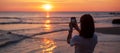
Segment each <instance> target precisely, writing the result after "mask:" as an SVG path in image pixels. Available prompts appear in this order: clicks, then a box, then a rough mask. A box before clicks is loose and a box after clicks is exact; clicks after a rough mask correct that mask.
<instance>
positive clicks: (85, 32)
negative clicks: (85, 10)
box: [67, 14, 97, 53]
mask: <svg viewBox="0 0 120 53" xmlns="http://www.w3.org/2000/svg"><path fill="white" fill-rule="evenodd" d="M80 26H81V27H80V29H79V27H78V25H77V22H75V23H72V22H70V23H69V27H70V30H69V33H68V37H67V43H68V44H70V45H71V46H75V53H93V51H94V48H95V46H96V44H97V36H96V34H94V32H95V26H94V20H93V17H92V16H91V15H90V14H85V15H83V16H82V17H81V19H80ZM73 28H75V29H76V30H77V31H78V32H79V35H75V36H74V37H72V32H73Z"/></svg>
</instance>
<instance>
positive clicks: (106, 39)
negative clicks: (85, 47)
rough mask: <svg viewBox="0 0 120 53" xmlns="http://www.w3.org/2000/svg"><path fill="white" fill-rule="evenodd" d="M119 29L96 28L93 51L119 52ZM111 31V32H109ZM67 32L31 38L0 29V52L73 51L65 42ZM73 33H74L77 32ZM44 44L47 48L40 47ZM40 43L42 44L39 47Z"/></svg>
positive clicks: (104, 52) (53, 52)
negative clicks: (96, 41)
mask: <svg viewBox="0 0 120 53" xmlns="http://www.w3.org/2000/svg"><path fill="white" fill-rule="evenodd" d="M119 29H120V27H107V28H96V34H97V36H98V44H97V46H96V48H95V51H94V53H119V50H120V34H119V31H120V30H119ZM105 30H107V31H105ZM111 31H112V32H113V33H110V32H111ZM67 33H68V32H67V31H61V32H55V33H50V34H45V35H37V36H35V37H32V38H25V37H22V36H20V35H18V34H12V33H8V31H0V53H17V52H19V53H38V52H40V53H42V52H43V53H49V52H51V53H74V47H71V46H70V45H69V44H67V42H66V38H67ZM74 33H75V34H76V33H77V32H74ZM110 34H112V35H110ZM18 36H19V37H18ZM20 37H21V38H20ZM4 39H5V40H4ZM45 39H46V40H45ZM47 39H48V40H47ZM19 40H20V41H19ZM44 40H45V41H48V42H50V43H52V44H50V46H48V44H47V43H46V42H44ZM12 41H13V42H14V43H13V42H12ZM17 41H18V42H17ZM25 41H27V42H25ZM34 41H37V42H34ZM7 42H9V43H7ZM26 43H28V44H26ZM38 43H39V44H38ZM4 44H6V45H4ZM23 44H24V46H23ZM42 44H43V45H42ZM44 44H45V45H47V46H48V48H42V47H45V45H44ZM40 45H42V46H41V47H40ZM20 51H21V52H20Z"/></svg>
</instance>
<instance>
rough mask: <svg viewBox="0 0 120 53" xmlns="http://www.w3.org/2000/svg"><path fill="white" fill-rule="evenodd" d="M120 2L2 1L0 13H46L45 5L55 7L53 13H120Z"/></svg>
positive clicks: (108, 0) (77, 0) (88, 0)
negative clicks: (43, 6)
mask: <svg viewBox="0 0 120 53" xmlns="http://www.w3.org/2000/svg"><path fill="white" fill-rule="evenodd" d="M119 3H120V0H0V11H44V10H43V8H41V6H42V5H44V4H51V5H53V9H52V10H51V11H120V6H119Z"/></svg>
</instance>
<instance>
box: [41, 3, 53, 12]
mask: <svg viewBox="0 0 120 53" xmlns="http://www.w3.org/2000/svg"><path fill="white" fill-rule="evenodd" d="M42 8H43V9H44V10H46V11H50V10H51V9H52V5H51V4H44V5H42Z"/></svg>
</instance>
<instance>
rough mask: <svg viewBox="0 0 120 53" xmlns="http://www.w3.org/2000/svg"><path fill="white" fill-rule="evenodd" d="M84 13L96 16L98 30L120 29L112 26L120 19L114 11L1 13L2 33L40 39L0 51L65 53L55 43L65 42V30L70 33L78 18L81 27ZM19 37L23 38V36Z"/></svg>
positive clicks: (115, 25)
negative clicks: (73, 21) (73, 18)
mask: <svg viewBox="0 0 120 53" xmlns="http://www.w3.org/2000/svg"><path fill="white" fill-rule="evenodd" d="M84 14H91V15H92V16H93V18H94V22H95V27H96V28H102V27H118V26H120V25H117V24H112V20H113V19H116V18H120V15H114V14H110V12H0V30H1V31H10V32H12V33H15V34H20V35H25V36H30V37H39V38H35V39H34V38H31V39H25V40H23V41H22V42H18V43H15V44H13V45H10V46H7V47H3V48H0V53H1V52H2V53H17V52H18V53H38V52H39V53H64V52H60V50H59V49H56V50H55V51H53V49H54V48H57V47H58V46H56V45H55V44H58V43H55V42H56V40H58V41H59V40H61V41H65V37H66V36H67V33H66V32H63V31H67V30H69V27H68V24H69V22H70V18H71V17H76V19H77V22H78V24H79V20H80V17H81V16H82V15H84ZM61 32H62V33H61ZM62 34H63V35H65V37H63V35H62ZM41 35H42V36H41ZM55 35H58V36H57V37H58V38H60V39H56V38H53V37H52V38H50V39H47V38H49V36H50V37H51V36H54V37H55ZM60 35H62V37H61V36H60ZM44 36H45V37H44ZM43 37H44V38H43ZM17 38H18V39H19V37H17ZM17 38H15V40H16V39H17ZM13 39H14V38H13ZM51 39H52V40H51ZM10 40H11V39H10ZM8 42H9V41H8ZM58 45H59V44H58ZM59 47H60V46H59ZM61 47H62V46H61ZM11 48H12V49H11ZM5 51H6V52H5ZM9 51H10V52H9Z"/></svg>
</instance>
